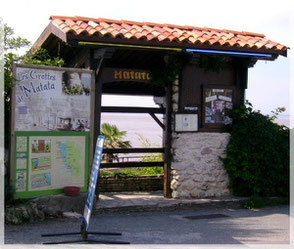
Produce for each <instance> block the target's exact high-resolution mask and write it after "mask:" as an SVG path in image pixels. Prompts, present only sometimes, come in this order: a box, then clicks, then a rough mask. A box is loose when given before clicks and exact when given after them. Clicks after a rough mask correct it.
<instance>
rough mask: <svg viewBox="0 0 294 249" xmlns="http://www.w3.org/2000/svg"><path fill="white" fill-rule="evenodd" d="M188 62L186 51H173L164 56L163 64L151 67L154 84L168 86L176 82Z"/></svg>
mask: <svg viewBox="0 0 294 249" xmlns="http://www.w3.org/2000/svg"><path fill="white" fill-rule="evenodd" d="M187 63H188V56H187V54H184V53H178V52H171V53H168V54H167V55H165V56H164V58H163V65H162V66H161V67H154V68H153V69H151V73H150V75H151V81H152V83H153V84H156V85H160V86H166V85H167V84H168V83H170V82H174V81H175V80H176V79H177V77H178V75H179V74H180V73H181V71H182V69H183V67H184V66H185V65H186V64H187Z"/></svg>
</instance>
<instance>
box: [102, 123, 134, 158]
mask: <svg viewBox="0 0 294 249" xmlns="http://www.w3.org/2000/svg"><path fill="white" fill-rule="evenodd" d="M100 134H101V135H102V136H105V142H104V148H107V149H114V148H130V147H132V146H131V143H130V141H126V140H124V138H125V136H126V134H127V132H126V131H120V130H119V129H118V128H117V126H116V125H111V124H109V123H103V124H102V125H101V129H100ZM103 159H104V160H106V161H107V162H113V160H117V161H118V156H117V155H116V154H113V153H108V154H106V156H105V157H104V158H103Z"/></svg>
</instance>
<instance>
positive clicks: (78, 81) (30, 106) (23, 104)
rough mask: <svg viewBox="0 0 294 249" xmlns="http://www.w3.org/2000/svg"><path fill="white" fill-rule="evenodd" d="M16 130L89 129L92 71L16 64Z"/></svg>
mask: <svg viewBox="0 0 294 249" xmlns="http://www.w3.org/2000/svg"><path fill="white" fill-rule="evenodd" d="M15 78H16V80H15V88H14V131H57V130H62V131H89V129H90V112H91V99H90V92H91V71H89V70H79V69H67V68H51V67H50V68H45V67H35V68H31V67H29V66H28V67H25V66H20V65H16V67H15Z"/></svg>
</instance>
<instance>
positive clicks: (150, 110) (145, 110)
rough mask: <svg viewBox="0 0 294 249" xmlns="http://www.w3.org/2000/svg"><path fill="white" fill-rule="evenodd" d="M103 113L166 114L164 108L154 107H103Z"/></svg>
mask: <svg viewBox="0 0 294 249" xmlns="http://www.w3.org/2000/svg"><path fill="white" fill-rule="evenodd" d="M101 111H102V112H119V113H149V114H150V113H152V114H155V113H156V114H164V113H165V110H164V109H163V108H153V107H125V106H102V107H101Z"/></svg>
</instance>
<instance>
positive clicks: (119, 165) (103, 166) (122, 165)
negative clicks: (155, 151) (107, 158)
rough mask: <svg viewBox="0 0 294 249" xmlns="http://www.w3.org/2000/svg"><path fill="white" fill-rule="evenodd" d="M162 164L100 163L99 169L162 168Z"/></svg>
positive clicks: (160, 162) (161, 162)
mask: <svg viewBox="0 0 294 249" xmlns="http://www.w3.org/2000/svg"><path fill="white" fill-rule="evenodd" d="M163 165H164V162H163V161H158V162H123V163H101V165H100V167H101V169H106V168H132V167H136V168H140V167H163Z"/></svg>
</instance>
